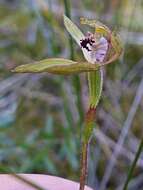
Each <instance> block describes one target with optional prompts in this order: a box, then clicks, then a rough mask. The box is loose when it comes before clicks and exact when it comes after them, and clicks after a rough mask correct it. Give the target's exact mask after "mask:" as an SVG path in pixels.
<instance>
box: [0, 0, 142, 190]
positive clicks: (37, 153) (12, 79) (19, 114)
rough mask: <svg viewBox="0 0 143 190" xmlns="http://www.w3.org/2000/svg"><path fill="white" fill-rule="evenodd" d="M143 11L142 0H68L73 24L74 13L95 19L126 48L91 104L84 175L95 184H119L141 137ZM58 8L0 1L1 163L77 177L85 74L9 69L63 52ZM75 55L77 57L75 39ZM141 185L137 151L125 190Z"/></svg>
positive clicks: (53, 2) (65, 42)
mask: <svg viewBox="0 0 143 190" xmlns="http://www.w3.org/2000/svg"><path fill="white" fill-rule="evenodd" d="M142 11H143V3H142V1H141V0H138V1H135V0H130V1H129V0H102V1H99V0H94V1H92V0H83V1H81V0H79V1H76V0H72V1H71V13H72V14H71V15H72V19H73V20H74V21H75V22H76V23H77V24H78V23H79V18H80V17H89V18H95V19H99V20H100V21H102V22H104V23H106V24H107V25H108V26H110V27H111V28H113V29H114V28H115V30H117V31H119V32H120V34H121V36H122V40H123V43H124V47H125V48H124V54H123V56H122V57H121V59H120V61H118V62H117V63H114V64H111V65H109V66H108V67H107V68H106V71H105V77H106V80H105V83H104V91H103V97H102V100H101V102H100V105H99V107H98V109H97V115H96V118H97V121H96V125H97V127H96V129H95V133H94V135H93V140H92V142H91V148H90V153H89V154H90V157H89V177H88V178H89V179H88V183H89V185H91V186H92V187H94V188H96V189H102V190H103V189H104V186H106V189H108V190H111V189H117V190H120V189H121V187H122V185H123V183H124V181H125V177H126V175H127V171H128V168H129V166H130V165H131V163H132V161H133V159H134V155H135V153H136V150H137V147H138V144H139V141H140V139H141V138H142V137H143V117H142V113H143V98H142V96H143V78H142V76H143V75H142V73H143V24H142V20H143V14H142ZM63 13H64V1H62V0H59V1H58V0H23V1H18V0H11V1H10V0H1V1H0V163H1V164H2V165H3V167H5V168H11V169H12V170H13V171H14V172H23V173H45V174H52V175H58V176H62V177H66V178H70V179H74V180H78V179H79V156H80V152H79V149H80V134H81V127H82V126H83V115H84V111H85V109H86V105H87V103H88V100H87V84H86V81H85V78H84V77H85V75H84V74H81V75H80V76H79V77H78V76H69V77H62V76H61V77H60V76H56V75H55V76H54V75H50V74H20V75H18V74H13V73H11V72H10V70H11V69H12V68H14V67H15V66H18V65H21V64H25V63H29V62H32V61H36V60H40V59H44V58H47V57H65V58H69V57H70V55H71V52H70V51H69V50H70V48H69V36H68V34H67V32H65V29H64V26H63V21H62V14H63ZM82 29H83V31H86V28H84V27H83V28H82ZM74 55H75V59H78V60H82V59H83V57H82V55H81V52H80V49H79V48H78V47H77V45H76V44H75V43H74ZM77 92H78V93H77ZM95 141H96V146H95ZM120 145H121V147H120ZM114 156H115V159H114ZM110 174H111V175H110ZM142 187H143V155H142V156H141V157H140V159H139V162H138V164H137V168H136V170H135V172H134V178H133V180H132V182H131V183H130V187H129V189H130V190H132V189H136V190H141V189H142Z"/></svg>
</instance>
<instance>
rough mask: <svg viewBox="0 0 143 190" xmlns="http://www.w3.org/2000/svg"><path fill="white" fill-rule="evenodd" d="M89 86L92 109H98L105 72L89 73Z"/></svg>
mask: <svg viewBox="0 0 143 190" xmlns="http://www.w3.org/2000/svg"><path fill="white" fill-rule="evenodd" d="M88 85H89V104H90V107H92V108H96V106H97V104H98V103H99V100H100V97H101V93H102V87H103V70H102V68H100V70H97V71H94V72H90V73H88Z"/></svg>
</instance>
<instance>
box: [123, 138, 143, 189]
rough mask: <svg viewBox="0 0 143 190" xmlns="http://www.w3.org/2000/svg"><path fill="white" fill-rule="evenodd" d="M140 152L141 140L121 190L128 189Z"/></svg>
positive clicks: (142, 146)
mask: <svg viewBox="0 0 143 190" xmlns="http://www.w3.org/2000/svg"><path fill="white" fill-rule="evenodd" d="M142 150H143V138H142V139H141V142H140V145H139V147H138V150H137V153H136V155H135V159H134V161H133V163H132V165H131V167H130V169H129V172H128V175H127V179H126V181H125V184H124V187H123V190H127V188H128V185H129V182H130V180H131V178H132V176H133V172H134V169H135V167H136V164H137V161H138V159H139V156H140V154H141V152H142Z"/></svg>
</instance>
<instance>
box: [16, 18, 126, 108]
mask: <svg viewBox="0 0 143 190" xmlns="http://www.w3.org/2000/svg"><path fill="white" fill-rule="evenodd" d="M63 19H64V24H65V27H66V29H67V31H68V32H69V33H70V34H71V36H72V37H73V38H74V40H75V41H76V42H77V44H78V45H79V46H80V48H81V50H82V52H83V55H84V57H85V61H82V62H78V61H73V60H69V59H64V58H48V59H44V60H41V61H38V62H35V63H30V64H25V65H20V66H18V67H16V68H15V69H13V72H17V73H41V72H48V73H53V74H60V75H69V74H76V73H82V72H88V78H89V80H90V82H89V91H91V93H90V94H91V98H90V100H91V101H90V105H91V107H93V106H94V107H95V106H96V105H97V103H98V100H99V97H98V98H97V97H96V96H95V95H94V93H96V92H95V91H94V90H93V92H92V81H94V80H96V83H98V86H100V91H101V89H102V88H101V86H102V66H104V65H107V64H109V63H112V62H113V61H115V60H116V59H118V58H119V56H120V54H121V52H122V46H121V42H120V39H119V36H118V35H117V34H116V33H115V32H112V31H111V30H110V29H109V28H108V27H107V26H105V25H104V24H102V23H100V22H99V21H96V20H90V19H86V18H81V20H80V22H81V24H86V25H89V26H91V27H92V28H94V29H95V32H94V34H93V33H91V32H87V33H86V34H85V35H84V34H83V33H82V32H81V31H80V29H79V28H78V27H77V26H76V25H75V24H74V23H73V22H72V21H71V20H70V19H69V18H68V17H67V16H65V15H64V16H63ZM96 70H98V71H100V73H99V72H96V73H98V74H96V75H94V72H93V71H96ZM89 72H90V73H89ZM98 75H100V76H98ZM90 78H91V79H90ZM95 78H96V79H95ZM93 83H94V82H93ZM99 83H101V84H99ZM93 85H94V84H93ZM96 89H97V87H96ZM99 94H101V92H100V93H99ZM96 99H98V100H96Z"/></svg>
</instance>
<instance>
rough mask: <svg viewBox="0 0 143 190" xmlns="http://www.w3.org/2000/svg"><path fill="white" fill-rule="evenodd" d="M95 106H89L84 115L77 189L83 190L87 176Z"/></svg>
mask: <svg viewBox="0 0 143 190" xmlns="http://www.w3.org/2000/svg"><path fill="white" fill-rule="evenodd" d="M95 112H96V109H95V108H91V107H90V108H89V110H88V112H87V113H86V116H85V127H84V131H83V139H82V148H81V160H80V187H79V190H84V187H85V184H86V178H87V173H88V172H87V170H88V147H89V143H90V139H91V135H92V131H93V128H94V120H95Z"/></svg>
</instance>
